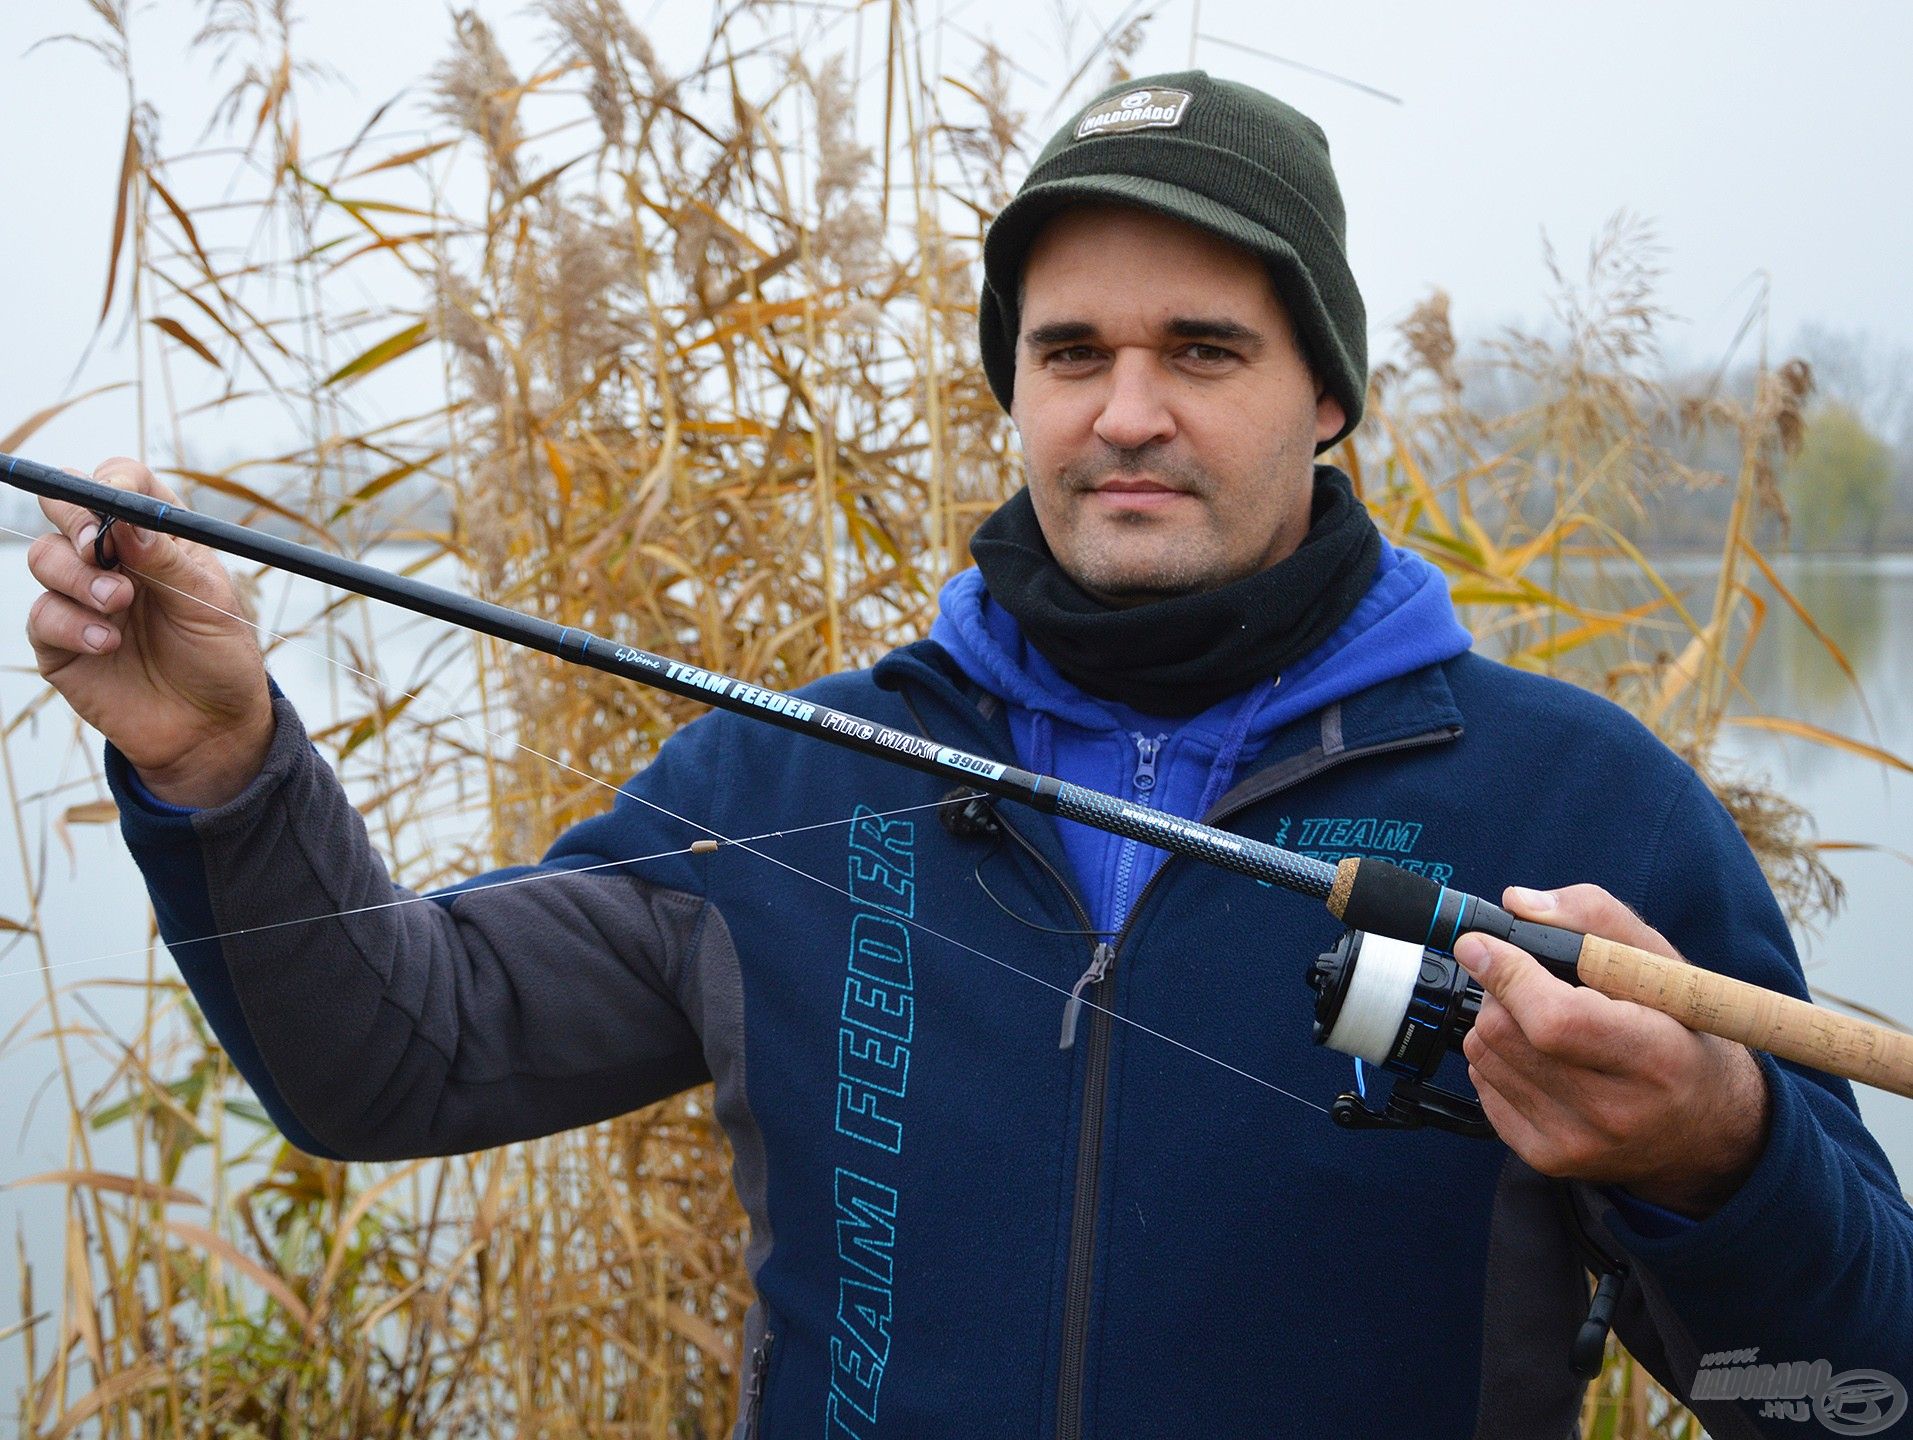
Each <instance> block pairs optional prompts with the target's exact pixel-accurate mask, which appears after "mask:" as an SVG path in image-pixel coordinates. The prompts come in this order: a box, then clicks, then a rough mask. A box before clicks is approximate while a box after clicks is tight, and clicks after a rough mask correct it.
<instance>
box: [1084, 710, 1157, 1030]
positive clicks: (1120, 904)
mask: <svg viewBox="0 0 1913 1440" xmlns="http://www.w3.org/2000/svg"><path fill="white" fill-rule="evenodd" d="M1129 738H1130V739H1131V740H1132V741H1134V742H1135V745H1136V773H1135V774H1134V775H1132V776H1131V777H1130V782H1129V786H1130V790H1131V792H1132V794H1131V798H1132V799H1134V800H1135V802H1136V803H1137V804H1138V805H1147V806H1148V807H1150V808H1151V809H1154V808H1155V805H1156V757H1157V756H1158V755H1160V754H1161V753H1162V742H1163V741H1165V740H1167V739H1168V738H1169V737H1168V736H1167V735H1145V734H1143V733H1142V731H1140V730H1132V731H1130V732H1129ZM1141 845H1142V842H1141V841H1139V840H1130V839H1125V840H1124V841H1123V846H1122V850H1121V852H1120V856H1119V858H1118V859H1117V861H1116V896H1115V903H1114V904H1113V905H1111V906H1110V914H1112V915H1114V916H1115V917H1116V925H1117V928H1118V929H1120V928H1121V927H1122V923H1123V921H1124V919H1125V918H1127V917H1128V914H1129V882H1130V880H1131V878H1132V877H1133V876H1134V875H1135V873H1136V852H1137V850H1139V849H1140V848H1141ZM1072 1033H1073V1032H1072Z"/></svg>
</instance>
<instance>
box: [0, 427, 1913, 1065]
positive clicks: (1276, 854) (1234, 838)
mask: <svg viewBox="0 0 1913 1440" xmlns="http://www.w3.org/2000/svg"><path fill="white" fill-rule="evenodd" d="M0 479H4V480H5V481H6V482H7V483H9V484H11V485H14V486H16V487H18V488H19V489H22V490H27V491H31V492H32V493H34V494H36V495H44V496H48V497H50V498H52V499H56V500H63V501H65V502H67V503H68V504H71V505H79V506H82V507H84V508H86V509H88V510H91V511H92V512H94V513H95V514H96V515H99V516H100V517H102V519H104V518H105V517H107V516H112V517H114V518H115V519H117V520H120V521H122V522H124V523H127V524H132V525H139V526H143V527H144V528H146V529H148V530H160V531H164V532H166V533H167V534H171V535H177V536H180V537H181V538H183V539H187V540H194V541H197V542H199V543H200V544H203V545H207V546H210V547H211V548H213V549H215V550H220V551H223V552H225V553H227V554H232V555H238V556H241V557H242V558H245V559H248V560H254V561H257V562H259V563H261V564H265V565H271V566H274V567H276V568H278V569H281V570H288V571H291V572H292V573H293V574H296V575H303V576H306V577H307V578H308V579H312V580H319V581H322V582H324V583H326V584H329V585H336V586H338V587H340V588H341V589H345V590H351V591H354V592H355V593H357V594H360V595H364V596H367V597H369V598H371V599H375V600H383V601H385V602H387V603H388V604H392V605H397V606H399V607H401V608H403V609H407V610H411V611H414V612H416V613H418V614H421V615H430V616H433V617H435V618H437V619H440V620H447V621H450V622H451V623H453V624H456V625H463V626H466V627H467V628H469V629H473V630H477V631H480V632H482V633H484V634H487V635H492V636H495V637H496V638H498V639H500V640H508V641H510V642H512V643H513V644H516V645H524V646H528V647H529V648H531V649H534V650H542V651H543V652H545V653H546V654H548V655H556V656H557V657H558V658H559V659H561V660H568V661H570V662H571V663H572V664H574V665H587V666H590V667H591V668H593V669H596V670H602V671H605V672H606V673H608V674H612V675H619V676H623V677H624V678H626V679H629V680H636V681H637V682H639V683H640V684H643V685H648V686H651V687H652V688H653V689H657V690H664V691H668V692H670V693H671V694H674V695H682V696H685V697H686V698H688V699H692V700H697V701H700V702H702V703H703V704H706V705H710V706H714V707H716V708H718V709H722V710H731V711H735V712H736V713H738V714H740V715H743V716H746V717H747V718H749V719H752V720H759V721H763V722H765V723H768V724H772V725H778V726H781V727H783V728H784V729H786V730H795V731H798V732H800V733H802V734H806V735H810V736H813V737H815V738H816V739H819V740H826V741H829V742H830V743H831V744H833V745H838V746H842V747H845V748H848V749H852V750H860V751H863V752H864V753H865V754H868V755H874V756H876V757H878V758H879V759H883V760H888V761H891V762H892V763H895V764H899V765H905V766H908V767H910V768H911V769H914V770H921V771H924V772H926V773H928V774H931V775H936V776H939V777H941V778H943V779H946V780H955V781H960V782H962V783H964V784H967V785H970V786H972V787H974V788H976V789H979V790H983V791H986V792H988V793H989V794H992V795H998V796H1001V797H1002V798H1004V799H1006V800H1014V801H1017V802H1018V803H1020V804H1024V805H1029V806H1031V807H1033V808H1035V809H1037V810H1042V811H1046V812H1048V813H1050V814H1053V815H1060V816H1062V817H1063V818H1064V819H1066V820H1075V821H1077V822H1079V823H1081V824H1084V825H1092V826H1095V827H1096V828H1098V829H1100V830H1106V831H1109V832H1111V833H1113V834H1117V835H1122V836H1126V837H1128V838H1130V839H1134V840H1140V841H1142V842H1143V843H1145V844H1148V845H1154V846H1156V847H1158V848H1159V849H1163V850H1167V851H1169V852H1170V853H1171V854H1175V855H1183V856H1187V857H1188V858H1190V859H1193V860H1201V861H1204V862H1206V863H1208V864H1211V865H1218V866H1221V867H1222V868H1223V869H1225V870H1233V871H1235V872H1237V873H1238V874H1242V875H1247V876H1250V877H1251V878H1253V879H1257V880H1264V881H1267V882H1269V883H1270V884H1272V885H1279V886H1281V887H1282V888H1284V889H1286V890H1293V891H1296V892H1298V893H1300V894H1303V895H1312V896H1314V897H1315V898H1316V899H1318V900H1322V901H1324V902H1325V903H1326V904H1327V906H1328V909H1329V911H1330V912H1331V913H1332V914H1333V915H1335V916H1336V918H1338V919H1340V920H1342V921H1344V922H1345V923H1347V924H1348V925H1350V926H1353V927H1354V928H1356V929H1357V930H1363V931H1368V932H1372V933H1374V934H1378V935H1385V936H1389V937H1391V938H1393V939H1396V940H1400V941H1405V942H1407V943H1408V944H1411V945H1416V946H1429V947H1433V948H1436V949H1440V950H1449V949H1452V947H1453V945H1454V942H1455V940H1456V939H1457V938H1458V937H1459V936H1461V935H1462V934H1463V933H1465V932H1466V931H1470V930H1477V931H1481V932H1483V933H1485V934H1489V935H1494V936H1496V937H1498V938H1500V939H1503V940H1507V941H1509V942H1511V943H1513V944H1515V945H1518V946H1520V947H1521V948H1522V949H1524V950H1526V951H1528V952H1529V953H1531V954H1533V955H1534V956H1535V957H1536V958H1537V959H1538V960H1540V961H1541V963H1542V964H1544V965H1546V966H1547V967H1548V968H1549V969H1550V970H1551V971H1552V972H1553V973H1555V974H1556V975H1559V976H1560V977H1561V978H1562V979H1564V980H1567V981H1570V982H1572V983H1575V984H1582V985H1588V986H1591V987H1592V988H1593V989H1596V990H1599V991H1600V992H1601V993H1602V994H1604V995H1609V996H1612V997H1613V998H1614V999H1617V1000H1632V1001H1634V1002H1635V1003H1637V1004H1641V1005H1646V1006H1648V1007H1649V1008H1651V1009H1654V1010H1659V1011H1661V1012H1662V1013H1664V1014H1667V1015H1671V1016H1673V1018H1674V1019H1676V1020H1678V1021H1680V1022H1681V1023H1682V1024H1683V1025H1686V1026H1687V1027H1688V1028H1689V1029H1692V1030H1702V1031H1706V1032H1707V1033H1709V1034H1713V1035H1719V1036H1722V1037H1724V1038H1726V1039H1729V1040H1737V1041H1739V1042H1740V1043H1742V1044H1744V1045H1748V1046H1751V1047H1752V1048H1754V1049H1757V1050H1765V1051H1767V1052H1769V1053H1771V1054H1773V1055H1776V1056H1779V1057H1780V1058H1781V1059H1783V1060H1791V1061H1794V1062H1796V1063H1798V1064H1802V1065H1808V1066H1812V1067H1814V1068H1815V1069H1819V1070H1824V1071H1827V1072H1828V1073H1830V1074H1834V1075H1839V1076H1842V1077H1844V1078H1846V1079H1849V1080H1858V1081H1860V1082H1862V1083H1864V1084H1868V1085H1874V1086H1877V1087H1879V1088H1880V1089H1883V1090H1890V1091H1892V1092H1893V1093H1894V1094H1897V1095H1905V1096H1908V1097H1913V1035H1907V1034H1904V1033H1899V1032H1895V1031H1891V1030H1887V1029H1885V1028H1883V1027H1881V1026H1878V1025H1872V1024H1869V1023H1867V1022H1866V1021H1864V1020H1859V1019H1856V1018H1853V1017H1851V1016H1846V1015H1838V1014H1835V1013H1833V1012H1832V1011H1828V1010H1823V1009H1821V1008H1819V1007H1818V1006H1815V1005H1810V1004H1808V1003H1806V1002H1805V1001H1801V1000H1795V999H1793V998H1791V997H1790V996H1785V995H1780V994H1777V993H1775V992H1773V991H1771V990H1766V989H1762V988H1761V987H1760V986H1757V985H1749V984H1747V983H1746V982H1744V981H1740V980H1734V979H1731V978H1729V977H1728V976H1725V975H1720V974H1717V973H1715V972H1714V971H1711V970H1703V969H1701V968H1699V967H1698V966H1693V965H1683V964H1679V963H1677V962H1675V961H1671V960H1667V959H1665V958H1663V957H1661V956H1659V955H1654V954H1650V953H1649V952H1647V951H1645V950H1637V949H1635V948H1633V947H1632V946H1628V945H1622V944H1618V943H1616V942H1614V941H1611V940H1603V939H1600V938H1598V937H1596V936H1592V935H1580V934H1577V933H1575V932H1574V931H1571V930H1563V929H1559V928H1557V927H1554V926H1550V925H1540V924H1535V923H1533V922H1531V921H1526V920H1517V919H1515V918H1514V917H1513V916H1512V915H1510V914H1509V913H1508V912H1507V911H1505V910H1503V909H1502V908H1501V907H1500V906H1498V905H1492V904H1490V903H1489V902H1487V901H1486V900H1483V899H1481V898H1479V897H1478V896H1474V895H1468V894H1465V893H1463V892H1461V891H1458V890H1449V889H1444V888H1443V887H1441V886H1438V885H1436V884H1434V882H1432V881H1430V880H1427V879H1425V878H1424V877H1422V876H1419V875H1415V874H1412V873H1410V872H1408V871H1405V870H1402V869H1400V868H1399V867H1397V866H1393V865H1390V864H1388V863H1387V862H1386V861H1381V860H1372V859H1370V860H1362V859H1348V860H1344V861H1343V862H1342V863H1341V864H1340V865H1339V866H1331V865H1328V864H1326V863H1324V862H1323V861H1320V860H1315V859H1312V858H1310V857H1309V856H1306V855H1298V854H1296V853H1295V852H1294V851H1291V850H1284V849H1281V848H1280V847H1278V846H1274V845H1270V844H1267V843H1265V842H1263V841H1260V840H1252V839H1249V838H1248V837H1246V836H1242V835H1235V834H1231V833H1230V832H1229V831H1226V830H1219V829H1216V828H1214V827H1212V826H1209V825H1203V824H1200V823H1198V822H1195V821H1191V820H1181V819H1177V818H1176V817H1175V816H1173V815H1165V814H1163V813H1162V812H1161V811H1157V810H1150V809H1147V808H1145V807H1143V806H1140V805H1135V804H1132V803H1130V802H1129V801H1127V800H1122V799H1119V798H1117V797H1116V796H1113V795H1105V794H1103V793H1102V792H1101V791H1098V790H1088V789H1085V788H1083V787H1082V786H1079V785H1072V784H1069V783H1068V782H1067V781H1062V780H1057V779H1054V778H1052V777H1050V776H1047V775H1038V774H1036V773H1034V772H1032V771H1029V770H1022V769H1018V768H1017V767H1016V766H1014V765H1004V764H1001V763H999V762H997V761H995V760H989V759H986V758H984V757H983V756H980V755H971V754H969V753H967V752H965V751H962V750H958V749H955V748H953V747H951V746H947V745H938V744H937V743H936V742H934V741H931V740H926V739H925V738H924V737H922V736H921V735H914V734H910V733H907V732H904V731H898V730H892V729H891V728H890V727H888V726H886V725H879V724H877V723H875V722H874V721H870V720H865V719H862V718H861V717H859V716H856V715H851V714H847V713H845V712H843V711H839V710H832V709H830V708H828V707H826V706H823V705H818V704H815V703H813V702H811V701H807V700H802V699H799V698H798V697H796V696H792V695H786V694H783V693H781V692H779V691H775V690H766V689H763V688H761V687H759V686H755V685H749V684H746V683H745V682H744V681H742V680H737V679H734V678H732V677H730V676H728V675H721V674H718V673H715V672H713V671H707V670H700V669H698V668H696V667H695V666H690V665H684V664H680V663H679V662H677V661H675V660H670V659H666V658H665V657H664V656H661V655H654V654H652V653H651V652H649V651H646V650H640V649H638V648H636V647H635V646H631V645H619V644H616V643H615V642H613V641H610V640H606V639H604V638H602V637H601V636H597V635H593V634H590V633H589V632H587V631H584V630H578V629H575V628H571V627H567V626H561V625H555V624H553V623H552V622H551V621H549V620H541V619H538V618H536V617H535V616H530V615H523V614H520V613H519V612H518V611H516V610H509V609H506V608H505V607H504V606H502V605H494V604H492V603H490V602H489V601H485V600H478V599H474V598H472V597H471V596H468V595H460V594H458V593H457V592H456V591H452V590H444V589H441V588H439V587H438V586H436V585H428V584H426V583H425V582H423V581H421V580H414V579H412V578H410V577H409V576H403V575H394V574H391V573H390V572H388V571H384V570H380V569H378V568H376V567H374V566H371V565H365V564H362V563H360V562H358V561H354V560H347V559H345V558H343V557H341V556H337V555H331V554H328V553H326V552H325V551H323V550H316V549H313V548H311V547H310V546H306V545H300V544H297V543H295V542H293V541H290V540H282V539H280V538H278V537H277V536H273V535H267V534H263V533H261V532H259V531H256V530H250V529H248V528H246V527H245V526H243V525H234V524H232V523H230V522H228V521H224V520H215V519H212V518H211V517H209V516H205V515H200V514H197V513H196V512H194V511H191V510H186V509H183V508H181V507H179V506H176V505H169V504H167V503H166V502H164V501H161V500H157V499H155V498H153V497H152V496H150V495H141V494H138V493H136V492H133V491H127V490H120V489H117V488H115V487H114V486H110V485H102V484H100V483H98V482H97V481H93V480H83V479H80V478H79V477H77V476H73V475H69V474H67V473H66V472H64V471H61V470H55V469H53V468H51V467H49V466H46V465H40V464H36V463H35V462H33V461H31V460H22V459H18V458H16V457H13V456H9V455H0Z"/></svg>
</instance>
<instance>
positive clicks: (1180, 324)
mask: <svg viewBox="0 0 1913 1440" xmlns="http://www.w3.org/2000/svg"><path fill="white" fill-rule="evenodd" d="M1163 328H1165V329H1166V330H1168V332H1169V333H1170V334H1171V335H1173V336H1175V337H1176V338H1177V339H1178V340H1227V341H1230V342H1231V343H1233V344H1236V345H1241V346H1243V347H1245V348H1248V347H1259V346H1261V344H1262V332H1261V331H1260V330H1252V329H1250V328H1249V327H1248V326H1247V325H1244V324H1242V323H1241V322H1240V321H1237V320H1212V319H1209V318H1207V317H1203V316H1191V315H1178V316H1177V317H1176V318H1175V319H1173V320H1171V321H1170V322H1169V323H1168V325H1166V326H1165V327H1163Z"/></svg>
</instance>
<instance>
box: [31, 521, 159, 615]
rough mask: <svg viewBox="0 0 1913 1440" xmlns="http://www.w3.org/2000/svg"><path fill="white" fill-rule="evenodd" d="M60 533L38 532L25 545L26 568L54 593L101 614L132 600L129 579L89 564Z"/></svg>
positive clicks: (88, 558)
mask: <svg viewBox="0 0 1913 1440" xmlns="http://www.w3.org/2000/svg"><path fill="white" fill-rule="evenodd" d="M90 559H91V547H88V552H87V554H86V555H82V553H81V552H80V551H79V550H76V549H75V548H74V547H73V546H72V545H71V544H70V543H69V542H68V541H67V539H66V537H65V536H64V535H42V536H41V537H40V538H39V539H37V540H35V541H34V542H33V543H32V544H31V545H29V546H28V547H27V570H28V572H29V573H30V574H31V575H32V576H33V578H34V579H35V580H38V581H39V582H40V583H41V584H42V585H44V586H45V587H46V588H47V589H49V590H51V591H53V592H54V593H55V594H58V595H64V596H66V597H67V598H68V599H69V600H73V601H76V602H78V603H79V604H80V605H81V606H83V607H85V608H87V609H90V610H94V611H96V612H98V613H99V614H102V615H111V614H115V613H117V612H119V611H121V610H124V609H125V608H126V607H127V606H128V605H129V604H131V603H132V600H133V586H132V582H130V581H128V580H126V579H125V578H123V577H122V576H119V575H115V574H114V573H113V572H112V571H110V570H102V569H100V568H99V567H98V566H97V565H94V564H92V563H90Z"/></svg>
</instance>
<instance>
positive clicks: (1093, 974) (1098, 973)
mask: <svg viewBox="0 0 1913 1440" xmlns="http://www.w3.org/2000/svg"><path fill="white" fill-rule="evenodd" d="M1115 958H1116V947H1115V946H1114V945H1112V944H1110V943H1109V942H1108V941H1107V940H1099V941H1097V942H1096V948H1095V950H1094V951H1092V952H1091V954H1090V957H1089V969H1087V970H1085V971H1084V972H1083V973H1082V974H1081V975H1079V976H1078V977H1077V979H1076V983H1075V984H1074V985H1072V986H1070V987H1069V1004H1067V1005H1065V1006H1064V1007H1063V1039H1062V1042H1061V1043H1060V1044H1058V1045H1057V1047H1056V1048H1057V1049H1059V1050H1067V1049H1069V1048H1070V1046H1072V1045H1074V1044H1075V1043H1076V1017H1077V1016H1078V1015H1080V1014H1082V1013H1083V992H1084V991H1085V990H1087V989H1089V987H1090V986H1092V985H1094V984H1095V983H1096V982H1097V981H1099V980H1101V979H1102V978H1103V976H1105V975H1107V974H1108V973H1109V966H1110V962H1111V961H1113V960H1114V959H1115Z"/></svg>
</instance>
